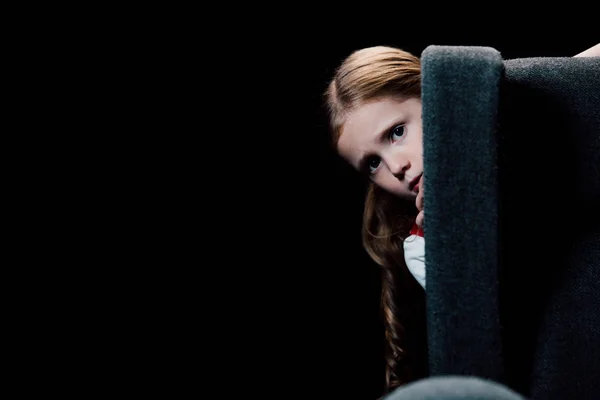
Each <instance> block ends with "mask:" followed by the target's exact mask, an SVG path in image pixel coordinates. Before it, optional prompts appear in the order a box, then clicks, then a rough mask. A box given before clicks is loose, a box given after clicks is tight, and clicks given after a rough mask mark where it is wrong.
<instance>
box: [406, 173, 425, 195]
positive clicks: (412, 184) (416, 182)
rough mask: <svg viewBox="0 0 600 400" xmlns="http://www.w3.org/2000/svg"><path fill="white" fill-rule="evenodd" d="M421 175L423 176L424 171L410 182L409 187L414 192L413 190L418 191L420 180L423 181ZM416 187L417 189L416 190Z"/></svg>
mask: <svg viewBox="0 0 600 400" xmlns="http://www.w3.org/2000/svg"><path fill="white" fill-rule="evenodd" d="M421 176H423V173H420V174H419V175H417V176H416V177H415V179H413V180H412V181H410V183H409V184H408V189H409V190H410V191H411V192H412V191H415V192H416V191H418V189H419V182H420V181H421ZM415 188H416V189H417V190H415Z"/></svg>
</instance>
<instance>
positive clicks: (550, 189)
mask: <svg viewBox="0 0 600 400" xmlns="http://www.w3.org/2000/svg"><path fill="white" fill-rule="evenodd" d="M421 60H422V71H423V78H422V79H423V85H422V87H423V156H424V175H425V176H426V179H427V183H428V189H427V190H428V196H426V197H425V199H424V200H425V209H426V210H427V223H426V225H425V229H424V236H425V239H426V240H425V252H426V254H427V262H426V265H425V272H426V276H427V324H428V348H429V369H430V374H431V375H433V376H440V375H473V376H479V377H482V378H486V379H490V380H494V381H497V382H499V383H502V384H504V385H506V386H508V387H510V388H511V389H512V390H515V391H517V392H518V393H520V394H521V395H523V396H525V397H527V398H530V399H567V398H568V399H593V398H598V397H597V396H598V393H600V295H599V293H600V212H599V211H598V209H599V207H598V205H599V204H600V73H599V71H600V58H598V57H596V58H530V59H517V60H502V58H501V56H500V54H499V53H498V52H497V51H496V50H494V49H492V48H486V47H457V46H430V47H428V48H427V49H426V50H425V51H424V52H423V54H422V57H421Z"/></svg>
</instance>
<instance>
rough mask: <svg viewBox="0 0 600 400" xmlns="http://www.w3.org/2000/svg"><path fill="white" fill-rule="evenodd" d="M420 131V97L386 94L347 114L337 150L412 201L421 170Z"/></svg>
mask: <svg viewBox="0 0 600 400" xmlns="http://www.w3.org/2000/svg"><path fill="white" fill-rule="evenodd" d="M422 132H423V129H422V122H421V100H420V99H418V98H407V99H404V100H398V99H394V98H389V97H388V98H384V99H380V100H376V101H372V102H369V103H365V104H363V105H361V106H360V107H358V108H357V109H356V110H354V111H353V112H352V113H351V114H350V116H349V117H348V118H347V119H346V123H345V124H344V126H343V128H342V133H341V135H340V139H339V141H338V151H339V153H340V155H341V156H342V157H343V158H344V159H345V160H346V161H348V162H349V163H350V165H352V166H353V167H354V168H356V169H357V170H358V171H360V172H362V173H364V174H366V175H367V176H369V177H370V179H371V180H372V181H373V182H374V183H375V184H376V185H378V186H380V187H381V188H382V189H384V190H386V191H388V192H389V193H392V194H394V195H396V196H398V197H401V198H403V199H407V200H413V201H414V200H415V199H416V197H417V193H418V191H419V190H418V189H419V182H420V181H421V176H422V174H423V141H422V137H423V134H422Z"/></svg>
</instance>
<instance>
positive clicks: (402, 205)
mask: <svg viewBox="0 0 600 400" xmlns="http://www.w3.org/2000/svg"><path fill="white" fill-rule="evenodd" d="M420 96H421V63H420V60H419V58H417V57H415V56H413V55H412V54H410V53H408V52H406V51H403V50H400V49H396V48H391V47H384V46H376V47H369V48H364V49H361V50H357V51H355V52H353V53H352V54H350V55H349V56H348V57H347V58H346V59H345V60H344V61H343V62H342V63H341V65H340V66H339V67H338V69H337V70H336V72H335V75H334V77H333V79H332V81H331V82H330V84H329V86H328V88H327V91H326V92H325V97H326V108H327V111H328V115H329V124H330V128H331V133H332V139H333V144H334V146H337V142H338V140H339V138H340V135H341V133H342V129H343V126H344V123H345V121H346V118H347V117H348V115H349V114H351V113H352V112H353V111H354V110H355V109H356V108H358V107H360V106H361V105H362V104H365V103H366V102H369V101H373V100H377V99H381V98H386V97H392V98H406V97H420ZM415 215H416V208H415V205H414V204H413V203H410V202H408V201H406V200H402V199H399V198H397V197H394V196H393V195H391V194H389V193H387V192H385V191H384V190H383V189H381V188H379V187H378V186H376V185H375V184H373V183H372V182H369V184H368V187H367V191H366V197H365V204H364V211H363V226H362V242H363V246H364V248H365V250H366V251H367V253H368V254H369V256H370V257H371V258H372V259H373V260H374V261H375V263H377V264H378V265H380V266H381V267H382V293H381V302H382V310H383V319H384V324H385V337H386V379H385V382H386V392H389V391H391V390H392V389H394V388H395V387H397V386H400V385H402V384H404V383H407V382H409V381H411V380H415V379H418V378H419V377H421V376H423V375H424V374H425V372H423V371H422V370H423V368H424V367H423V364H425V365H426V360H423V358H426V355H423V354H417V353H418V350H416V349H413V348H409V347H410V344H412V343H416V342H415V340H412V341H411V340H410V338H409V337H411V336H412V337H414V336H415V335H422V336H424V335H425V330H424V316H422V317H423V318H421V316H420V315H418V314H419V313H422V314H424V306H423V303H424V294H423V293H422V290H421V289H420V287H418V284H416V285H415V282H414V280H413V279H412V277H411V276H410V273H409V272H408V269H407V268H406V263H405V261H404V254H403V247H402V242H403V240H404V239H405V238H406V236H408V234H409V231H410V228H411V226H412V224H413V223H414V218H415ZM419 298H421V300H422V301H421V303H419V300H420V299H419ZM418 305H420V307H419V306H418ZM411 308H412V309H411ZM400 319H402V323H401V322H400ZM417 325H419V326H417ZM411 330H412V331H411ZM411 334H412V335H411ZM419 340H421V341H422V340H423V338H419ZM419 340H417V341H419ZM413 347H414V346H413ZM425 368H426V367H425Z"/></svg>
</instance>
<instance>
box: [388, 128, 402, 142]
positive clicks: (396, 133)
mask: <svg viewBox="0 0 600 400" xmlns="http://www.w3.org/2000/svg"><path fill="white" fill-rule="evenodd" d="M404 130H405V129H404V125H398V126H397V127H395V128H394V129H392V130H391V131H390V140H391V141H392V142H397V141H398V140H400V139H402V136H404Z"/></svg>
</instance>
